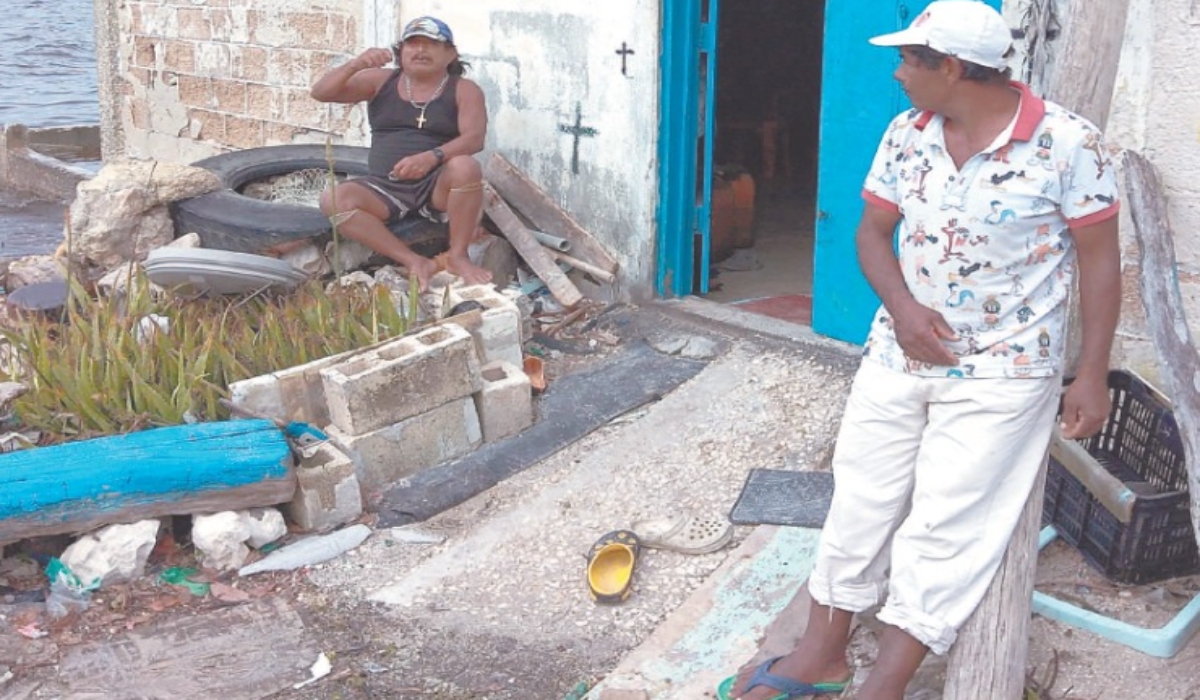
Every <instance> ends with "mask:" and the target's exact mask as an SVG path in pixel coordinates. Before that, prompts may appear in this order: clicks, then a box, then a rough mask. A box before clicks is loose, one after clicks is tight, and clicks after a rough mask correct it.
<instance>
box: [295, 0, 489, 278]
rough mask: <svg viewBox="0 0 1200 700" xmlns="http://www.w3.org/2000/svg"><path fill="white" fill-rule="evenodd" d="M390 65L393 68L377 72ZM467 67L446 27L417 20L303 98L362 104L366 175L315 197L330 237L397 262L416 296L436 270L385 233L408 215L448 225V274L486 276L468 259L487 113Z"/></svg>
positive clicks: (479, 204)
mask: <svg viewBox="0 0 1200 700" xmlns="http://www.w3.org/2000/svg"><path fill="white" fill-rule="evenodd" d="M393 61H395V62H396V64H397V65H398V66H399V67H398V68H384V66H386V65H387V64H389V63H392V62H393ZM465 69H466V66H465V64H464V63H463V62H462V60H460V59H459V57H458V50H457V49H456V48H455V46H454V34H453V33H452V32H451V31H450V27H448V26H446V23H445V22H443V21H441V20H439V19H436V18H433V17H420V18H418V19H415V20H413V21H412V22H409V23H408V25H407V26H406V27H405V28H404V32H403V33H402V35H401V37H400V42H399V43H398V44H396V45H395V46H394V47H392V48H391V49H384V48H371V49H367V50H366V51H363V52H362V53H361V54H359V55H358V56H357V57H355V58H354V59H352V60H350V61H348V62H347V63H344V64H342V65H340V66H338V67H337V68H334V69H332V70H330V71H328V72H326V73H325V74H324V75H322V76H321V77H320V79H318V80H317V82H316V83H314V84H313V87H312V91H311V94H312V96H313V98H314V99H317V100H319V101H321V102H339V103H345V104H351V103H356V102H362V101H364V100H366V101H367V115H368V119H369V122H370V125H371V151H370V156H369V159H368V162H369V167H370V175H367V176H365V177H359V178H354V179H352V180H348V181H346V182H344V183H342V184H340V185H338V186H337V187H335V188H334V189H332V190H326V191H325V192H323V193H322V194H321V211H322V212H323V213H325V215H326V216H329V217H330V220H331V221H333V222H334V223H335V225H336V226H337V231H338V235H340V236H345V237H346V238H348V239H350V240H354V241H358V242H359V243H362V244H363V245H365V246H367V247H368V248H370V249H371V250H374V251H375V252H377V253H379V254H381V255H385V256H387V257H388V258H391V259H392V260H395V261H396V262H398V263H400V264H401V265H403V266H404V267H405V268H407V269H408V271H409V273H410V274H413V275H416V277H417V281H418V283H419V286H420V288H421V289H422V290H424V289H425V288H426V286H427V285H428V284H429V279H430V278H431V277H433V275H434V274H435V273H436V272H437V271H438V265H437V263H435V262H434V261H433V260H430V259H429V258H426V257H423V256H421V255H418V254H417V253H415V252H414V251H413V250H412V249H411V248H409V247H408V246H407V245H405V244H404V242H403V241H401V240H400V239H399V238H397V237H396V236H394V235H393V234H392V232H391V231H390V230H388V224H389V223H392V222H395V221H397V220H399V219H401V218H403V217H405V216H408V215H409V214H416V215H420V216H424V217H426V218H428V219H431V220H433V221H438V222H446V221H448V222H449V226H450V249H449V251H448V252H447V256H446V269H447V270H448V271H449V272H451V273H453V274H455V275H458V276H459V277H461V278H462V279H463V280H464V281H465V282H466V283H467V284H484V283H486V282H490V281H491V279H492V274H491V273H490V272H488V271H487V270H485V269H483V268H482V267H479V266H478V265H476V264H474V263H472V262H471V260H470V259H469V258H468V257H467V246H468V245H469V244H470V242H471V238H472V236H473V235H474V233H475V229H476V227H477V226H478V225H479V221H480V216H481V213H482V211H483V173H482V170H481V168H480V166H479V162H478V161H476V160H475V158H474V157H473V155H474V154H475V153H478V152H479V151H481V150H483V142H484V136H485V135H486V133H487V112H486V108H485V104H484V97H483V91H482V90H480V89H479V86H478V85H476V84H475V83H474V82H472V81H470V80H467V79H466V78H464V77H462V76H463V73H464V72H465Z"/></svg>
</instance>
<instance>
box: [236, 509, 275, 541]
mask: <svg viewBox="0 0 1200 700" xmlns="http://www.w3.org/2000/svg"><path fill="white" fill-rule="evenodd" d="M238 515H240V516H241V518H242V522H244V523H245V524H246V531H247V532H248V533H249V535H248V536H247V537H246V544H248V545H250V546H251V547H253V548H255V549H262V548H263V547H265V546H266V545H268V544H270V543H272V542H274V541H275V540H278V539H279V538H280V537H283V536H284V535H286V534H287V523H286V522H284V520H283V513H280V512H279V511H278V510H276V509H274V508H252V509H250V510H244V511H240V512H239V513H238Z"/></svg>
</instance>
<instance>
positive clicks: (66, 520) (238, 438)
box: [0, 420, 296, 542]
mask: <svg viewBox="0 0 1200 700" xmlns="http://www.w3.org/2000/svg"><path fill="white" fill-rule="evenodd" d="M295 488H296V481H295V473H294V470H293V469H292V453H291V449H290V447H289V446H288V443H287V440H286V438H285V437H284V435H283V432H282V431H280V430H279V429H278V428H276V427H275V425H274V424H272V423H271V422H270V421H265V420H238V421H223V422H214V423H201V424H197V425H181V426H174V427H169V428H157V429H154V430H145V431H141V432H136V433H129V434H127V435H114V436H111V437H106V438H99V439H96V440H84V441H80V442H73V443H67V444H64V445H55V446H52V447H39V448H34V449H29V450H20V451H17V452H11V453H8V454H4V455H0V542H12V541H16V540H19V539H22V538H25V537H35V536H43V535H53V534H63V533H72V532H85V531H88V530H92V529H94V528H96V527H99V526H101V525H108V524H112V523H120V522H134V521H137V520H142V519H144V518H153V517H162V516H164V515H176V514H187V513H204V512H208V513H212V512H217V511H222V510H240V509H243V508H251V507H256V506H267V505H274V504H277V503H284V502H287V501H290V500H291V499H292V496H293V494H294V493H295Z"/></svg>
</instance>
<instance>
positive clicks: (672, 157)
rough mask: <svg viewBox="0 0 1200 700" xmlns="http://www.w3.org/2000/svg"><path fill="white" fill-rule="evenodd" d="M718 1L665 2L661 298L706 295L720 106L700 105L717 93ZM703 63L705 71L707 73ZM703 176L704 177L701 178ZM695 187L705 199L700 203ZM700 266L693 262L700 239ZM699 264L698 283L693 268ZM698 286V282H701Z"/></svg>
mask: <svg viewBox="0 0 1200 700" xmlns="http://www.w3.org/2000/svg"><path fill="white" fill-rule="evenodd" d="M718 6H719V0H708V8H707V9H708V12H707V17H705V16H704V15H705V14H706V13H705V12H704V9H705V8H704V4H703V0H663V5H662V21H663V43H662V55H661V57H660V61H659V63H660V72H661V75H662V88H661V97H660V105H661V107H660V111H659V125H658V133H659V141H658V163H659V203H658V269H657V275H656V279H655V288H656V289H657V291H658V294H659V295H661V296H668V297H680V296H686V295H688V294H691V293H692V292H693V291H694V290H696V289H697V288H699V291H700V292H702V293H703V292H707V291H708V259H709V245H710V240H711V238H710V220H711V216H710V211H711V199H712V141H713V139H712V138H711V135H712V134H713V129H714V127H713V121H714V111H715V110H714V107H713V105H714V101H713V100H712V99H711V98H710V99H706V100H705V101H704V102H705V104H701V91H700V84H701V80H702V79H703V80H704V81H705V86H706V90H705V93H704V94H705V95H708V96H711V95H713V94H714V92H715V89H716V73H717V71H716V63H715V61H716V36H717V31H716V19H717V16H718ZM702 62H703V63H704V64H705V65H706V70H705V71H704V72H703V77H702V73H701V70H700V66H701V64H702ZM701 114H703V115H704V124H705V130H704V133H705V134H707V135H709V136H710V137H709V138H705V140H704V144H703V162H702V163H697V143H698V142H699V141H698V139H699V137H700V127H699V125H700V118H701ZM701 174H703V179H698V176H699V175H701ZM697 183H699V184H700V191H701V197H700V202H699V203H697V202H696V190H697ZM697 239H699V242H700V264H699V266H697V265H696V264H695V260H696V242H697ZM697 267H699V271H700V279H699V280H697V279H696V274H695V270H696V268H697ZM697 283H698V284H697Z"/></svg>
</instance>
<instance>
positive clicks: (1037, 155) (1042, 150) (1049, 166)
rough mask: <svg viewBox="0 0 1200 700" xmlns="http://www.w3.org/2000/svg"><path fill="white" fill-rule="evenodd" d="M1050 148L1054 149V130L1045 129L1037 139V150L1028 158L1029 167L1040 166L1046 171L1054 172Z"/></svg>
mask: <svg viewBox="0 0 1200 700" xmlns="http://www.w3.org/2000/svg"><path fill="white" fill-rule="evenodd" d="M1052 148H1054V130H1053V129H1051V128H1050V127H1046V128H1045V130H1043V131H1042V133H1041V135H1039V136H1038V138H1037V149H1036V150H1035V151H1034V152H1033V155H1032V156H1030V157H1029V165H1040V166H1042V167H1043V168H1045V169H1046V170H1054V160H1053V153H1051V149H1052Z"/></svg>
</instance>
